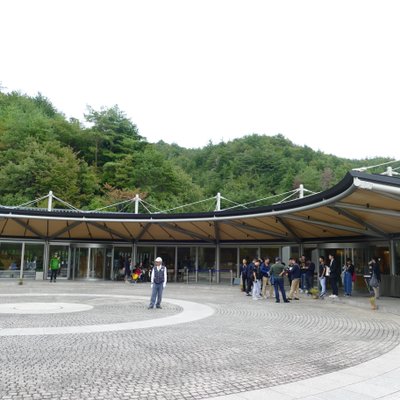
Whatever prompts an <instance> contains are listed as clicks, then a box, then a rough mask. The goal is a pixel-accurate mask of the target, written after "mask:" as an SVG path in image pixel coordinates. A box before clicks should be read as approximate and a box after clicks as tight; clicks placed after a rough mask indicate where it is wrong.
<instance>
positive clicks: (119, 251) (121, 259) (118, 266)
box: [113, 246, 132, 280]
mask: <svg viewBox="0 0 400 400" xmlns="http://www.w3.org/2000/svg"><path fill="white" fill-rule="evenodd" d="M131 258H132V247H131V246H126V247H122V246H121V247H114V265H113V276H114V279H115V280H121V279H124V278H125V272H124V270H123V268H124V267H125V265H126V264H127V263H128V265H129V264H130V262H129V259H131Z"/></svg>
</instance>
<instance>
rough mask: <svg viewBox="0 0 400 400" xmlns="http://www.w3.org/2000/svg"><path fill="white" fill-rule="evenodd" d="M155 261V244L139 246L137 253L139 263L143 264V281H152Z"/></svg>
mask: <svg viewBox="0 0 400 400" xmlns="http://www.w3.org/2000/svg"><path fill="white" fill-rule="evenodd" d="M153 261H154V246H148V247H144V246H138V248H137V254H136V262H137V265H140V264H141V269H142V276H141V280H143V282H149V281H150V272H151V266H152V265H151V264H152V262H153Z"/></svg>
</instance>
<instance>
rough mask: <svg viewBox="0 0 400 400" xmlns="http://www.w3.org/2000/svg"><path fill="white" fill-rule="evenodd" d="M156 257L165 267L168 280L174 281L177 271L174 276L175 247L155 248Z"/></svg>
mask: <svg viewBox="0 0 400 400" xmlns="http://www.w3.org/2000/svg"><path fill="white" fill-rule="evenodd" d="M157 257H161V258H162V260H163V264H164V265H165V266H166V267H167V274H168V280H169V281H170V282H171V281H173V282H174V281H176V279H177V278H178V275H177V274H178V271H176V274H175V247H157Z"/></svg>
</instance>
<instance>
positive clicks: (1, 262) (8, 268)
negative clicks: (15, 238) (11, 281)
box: [0, 242, 22, 278]
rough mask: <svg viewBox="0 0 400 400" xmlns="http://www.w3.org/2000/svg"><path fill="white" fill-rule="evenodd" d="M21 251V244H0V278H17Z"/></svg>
mask: <svg viewBox="0 0 400 400" xmlns="http://www.w3.org/2000/svg"><path fill="white" fill-rule="evenodd" d="M21 251H22V244H21V243H7V242H3V243H1V244H0V278H19V274H20V272H19V271H20V268H21Z"/></svg>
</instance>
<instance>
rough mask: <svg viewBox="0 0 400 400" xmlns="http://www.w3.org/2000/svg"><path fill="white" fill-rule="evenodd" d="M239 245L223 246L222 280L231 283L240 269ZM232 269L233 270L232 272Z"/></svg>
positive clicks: (220, 263) (221, 259) (221, 252)
mask: <svg viewBox="0 0 400 400" xmlns="http://www.w3.org/2000/svg"><path fill="white" fill-rule="evenodd" d="M238 262H239V260H238V252H237V247H232V248H223V247H222V248H221V249H220V256H219V271H220V282H221V283H222V282H226V283H230V282H231V279H232V278H233V277H235V276H236V274H237V269H238V265H239V264H238ZM231 271H232V272H231Z"/></svg>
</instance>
